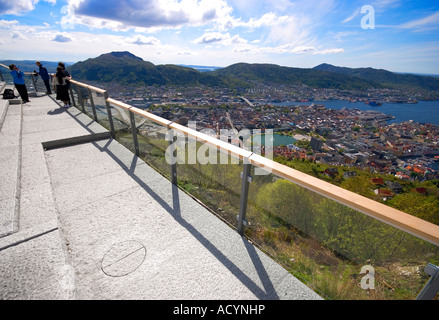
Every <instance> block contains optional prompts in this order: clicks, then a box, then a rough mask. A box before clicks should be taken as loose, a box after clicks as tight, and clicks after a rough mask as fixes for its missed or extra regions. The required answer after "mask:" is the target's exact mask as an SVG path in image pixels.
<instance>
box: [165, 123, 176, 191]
mask: <svg viewBox="0 0 439 320" xmlns="http://www.w3.org/2000/svg"><path fill="white" fill-rule="evenodd" d="M171 124H172V123H171ZM171 124H168V126H167V133H166V134H167V135H168V134H169V133H172V135H171V136H172V139H169V138H168V139H169V146H171V145H172V144H173V143H175V140H174V139H175V138H176V136H175V135H174V134H173V133H174V130H173V129H170V127H169V126H170V125H171ZM174 152H177V149H175V150H174ZM174 157H175V159H177V155H176V154H174ZM171 182H172V184H173V185H177V184H178V182H177V161H174V163H171Z"/></svg>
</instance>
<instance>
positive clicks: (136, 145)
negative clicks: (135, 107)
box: [129, 110, 140, 156]
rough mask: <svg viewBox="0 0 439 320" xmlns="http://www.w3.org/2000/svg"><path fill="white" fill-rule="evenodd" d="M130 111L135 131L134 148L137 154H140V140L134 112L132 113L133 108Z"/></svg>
mask: <svg viewBox="0 0 439 320" xmlns="http://www.w3.org/2000/svg"><path fill="white" fill-rule="evenodd" d="M129 113H130V121H131V131H132V133H133V142H134V150H135V153H136V156H139V155H140V150H139V140H138V139H137V127H136V119H135V118H134V113H132V112H131V110H129Z"/></svg>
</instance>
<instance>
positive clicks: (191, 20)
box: [69, 0, 233, 29]
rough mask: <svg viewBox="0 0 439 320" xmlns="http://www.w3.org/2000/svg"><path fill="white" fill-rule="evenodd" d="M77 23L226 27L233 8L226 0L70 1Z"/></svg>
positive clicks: (102, 25)
mask: <svg viewBox="0 0 439 320" xmlns="http://www.w3.org/2000/svg"><path fill="white" fill-rule="evenodd" d="M69 8H70V10H71V12H74V15H75V17H76V20H75V23H78V24H84V25H88V26H91V27H93V28H109V29H111V28H117V29H120V28H122V27H130V28H131V27H143V28H179V27H181V26H185V25H191V26H200V25H205V24H207V23H211V22H216V23H224V21H226V20H227V19H229V16H230V13H231V12H232V10H233V9H232V8H231V7H230V6H228V4H227V2H226V1H225V0H217V1H211V0H181V1H177V0H151V1H148V2H145V1H140V0H125V1H120V0H107V1H105V2H103V1H101V0H70V1H69Z"/></svg>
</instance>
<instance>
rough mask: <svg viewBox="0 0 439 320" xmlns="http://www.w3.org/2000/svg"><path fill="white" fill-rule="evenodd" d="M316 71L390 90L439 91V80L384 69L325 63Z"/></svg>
mask: <svg viewBox="0 0 439 320" xmlns="http://www.w3.org/2000/svg"><path fill="white" fill-rule="evenodd" d="M314 70H319V71H326V72H331V73H334V74H340V75H346V76H353V77H357V78H360V79H363V80H366V81H374V82H378V83H380V84H382V85H383V86H386V87H390V88H398V87H399V88H400V87H408V88H417V89H424V90H432V91H438V90H439V79H438V78H437V77H433V76H420V75H414V74H400V73H394V72H390V71H387V70H383V69H373V68H346V67H337V66H333V65H331V64H326V63H323V64H321V65H319V66H317V67H315V68H314Z"/></svg>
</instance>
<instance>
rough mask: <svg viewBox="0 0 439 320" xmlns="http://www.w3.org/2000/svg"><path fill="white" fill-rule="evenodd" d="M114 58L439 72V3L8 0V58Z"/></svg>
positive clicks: (1, 8)
mask: <svg viewBox="0 0 439 320" xmlns="http://www.w3.org/2000/svg"><path fill="white" fill-rule="evenodd" d="M362 8H363V10H362ZM111 51H130V52H131V53H133V54H135V55H137V56H139V57H141V58H142V59H144V60H146V61H151V62H152V63H154V64H166V63H169V64H195V65H208V66H219V67H225V66H228V65H231V64H233V63H238V62H248V63H274V64H278V65H282V66H289V67H300V68H312V67H315V66H317V65H319V64H321V63H330V64H334V65H337V66H345V67H354V68H357V67H373V68H381V69H386V70H390V71H395V72H411V73H425V74H439V2H438V1H437V0H432V1H408V0H406V1H403V0H361V1H360V0H350V1H348V0H342V1H335V0H318V1H317V0H275V1H268V0H259V1H255V0H150V1H140V0H117V1H116V0H106V1H97V0H64V1H60V0H14V1H11V0H0V60H5V59H14V60H49V61H67V62H76V61H82V60H86V59H88V58H94V57H97V56H99V55H101V54H103V53H107V52H111Z"/></svg>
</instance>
